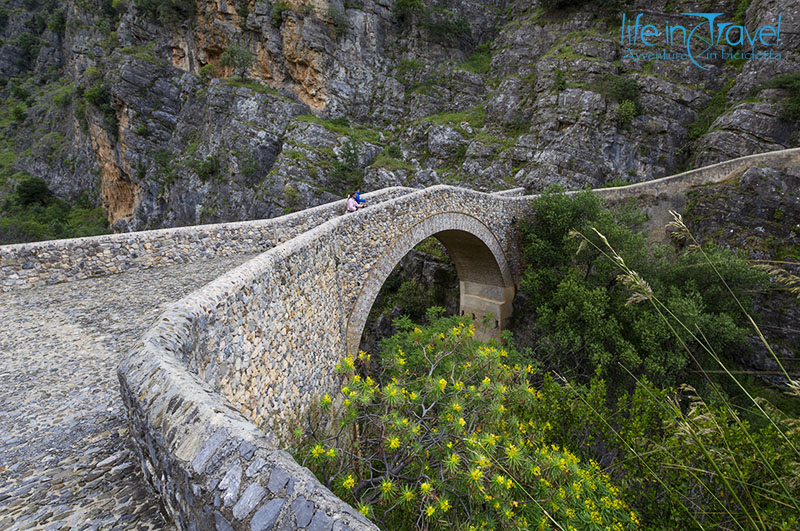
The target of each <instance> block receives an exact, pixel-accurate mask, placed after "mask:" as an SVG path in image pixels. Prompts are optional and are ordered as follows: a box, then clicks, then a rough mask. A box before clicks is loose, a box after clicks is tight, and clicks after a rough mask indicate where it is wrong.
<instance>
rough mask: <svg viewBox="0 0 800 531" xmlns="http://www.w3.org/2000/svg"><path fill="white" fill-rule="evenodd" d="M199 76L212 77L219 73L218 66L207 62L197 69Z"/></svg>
mask: <svg viewBox="0 0 800 531" xmlns="http://www.w3.org/2000/svg"><path fill="white" fill-rule="evenodd" d="M199 74H200V77H202V78H203V79H211V78H213V77H217V75H219V67H218V66H217V65H214V64H211V63H209V64H207V65H203V66H201V67H200V71H199Z"/></svg>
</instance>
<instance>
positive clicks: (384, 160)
mask: <svg viewBox="0 0 800 531" xmlns="http://www.w3.org/2000/svg"><path fill="white" fill-rule="evenodd" d="M371 166H372V167H373V168H385V169H387V170H389V171H401V170H402V171H408V172H414V171H415V170H416V168H414V166H412V165H411V164H410V163H408V162H406V161H405V160H402V159H399V158H395V157H393V156H391V155H389V154H387V153H386V150H384V151H382V152H381V154H380V155H378V156H377V157H375V160H373V161H372V164H371Z"/></svg>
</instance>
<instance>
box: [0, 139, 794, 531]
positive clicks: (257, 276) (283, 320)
mask: <svg viewBox="0 0 800 531" xmlns="http://www.w3.org/2000/svg"><path fill="white" fill-rule="evenodd" d="M799 160H800V149H795V150H786V151H780V152H774V153H768V154H763V155H754V156H751V157H745V158H742V159H735V160H733V161H728V162H725V163H721V164H717V165H715V166H710V167H707V168H702V169H700V170H695V171H692V172H687V173H684V174H680V175H677V176H673V177H669V178H665V179H659V180H656V181H650V182H647V183H641V184H637V185H631V186H628V187H622V188H615V189H606V190H600V191H599V192H600V193H602V194H604V195H605V196H606V197H607V198H608V199H609V200H610V201H616V200H623V199H626V198H630V197H635V198H637V199H638V200H639V201H640V203H641V204H642V205H643V206H644V207H645V209H646V210H648V211H649V213H650V214H651V217H652V218H653V219H655V220H656V221H657V222H658V223H660V222H661V221H662V220H663V215H665V212H666V210H668V209H670V208H673V209H680V208H681V206H682V204H683V203H684V202H685V191H686V190H687V189H688V188H689V187H690V186H693V185H697V184H707V183H710V182H719V181H722V180H725V179H729V178H734V177H736V176H738V175H741V174H742V173H743V172H744V171H746V170H747V169H748V168H750V167H751V166H753V165H760V164H769V165H770V166H771V167H782V168H787V167H797V166H798V161H799ZM521 192H522V191H521V190H511V191H506V192H499V193H495V194H486V193H479V192H474V191H471V190H467V189H463V188H456V187H451V186H435V187H432V188H428V189H424V190H413V189H408V188H391V189H385V190H381V191H379V192H375V193H372V194H368V195H367V196H366V197H367V199H368V201H369V203H370V206H369V207H368V208H366V209H362V210H360V211H359V212H357V213H353V214H346V215H342V213H343V211H344V204H343V201H340V202H338V203H334V204H330V205H323V206H321V207H316V208H313V209H309V210H307V211H303V212H299V213H296V214H291V215H288V216H283V217H281V218H276V219H273V220H262V221H253V222H242V223H228V224H221V225H212V226H200V227H187V228H180V229H166V230H159V231H148V232H143V233H133V234H117V235H111V236H101V237H96V238H83V239H77V240H66V241H61V242H43V243H37V244H24V245H14V246H6V247H0V270H1V271H2V272H3V277H2V283H1V284H2V285H1V286H0V287H2V289H3V290H11V289H17V288H24V287H26V286H31V285H33V286H36V285H40V284H47V283H54V282H61V281H68V280H74V279H80V278H86V277H92V276H100V275H106V274H113V273H118V272H122V271H126V270H131V269H140V268H149V267H154V266H163V265H169V264H175V263H182V262H187V261H193V260H202V259H204V257H212V256H222V255H233V254H243V253H256V252H258V253H261V254H259V255H258V256H256V257H255V258H253V259H251V260H249V261H247V262H245V263H244V264H242V265H241V266H239V267H237V268H235V269H233V270H231V271H229V272H228V273H226V274H224V275H223V276H221V277H219V278H217V279H216V280H214V281H213V282H211V283H209V284H207V285H206V286H204V287H203V288H201V289H199V290H196V291H194V292H193V293H191V294H190V295H188V296H187V297H185V298H183V299H181V300H180V301H177V302H175V303H174V304H172V305H171V306H170V307H169V308H168V309H167V310H166V311H165V312H164V313H163V314H162V315H161V317H159V319H158V320H157V321H156V322H155V323H154V324H153V326H152V327H151V328H150V329H149V330H148V331H147V332H146V333H145V334H144V336H143V337H142V338H141V339H140V340H139V341H138V342H137V343H136V346H135V347H134V348H133V349H132V350H131V351H130V352H129V353H128V354H127V355H126V356H125V358H124V360H123V362H122V364H121V366H120V368H119V381H120V384H121V389H122V398H123V401H124V402H125V406H126V408H127V410H128V418H129V425H130V429H131V435H132V437H133V440H134V443H135V446H136V449H137V453H138V460H139V462H140V465H141V467H142V470H143V471H144V474H145V476H146V477H147V479H148V481H149V482H150V483H151V485H152V486H153V487H154V489H155V490H156V492H157V493H158V494H159V496H160V497H161V501H162V504H163V506H164V508H165V509H166V511H167V513H169V515H170V516H171V517H172V518H173V519H174V521H175V523H176V524H177V525H178V526H179V527H181V528H186V529H214V528H216V529H230V528H231V526H233V527H235V528H250V529H254V530H255V529H271V528H272V527H273V526H275V528H281V529H284V528H307V529H325V530H329V529H354V530H355V529H374V526H373V525H372V524H371V523H370V522H368V521H367V520H366V519H364V518H363V517H362V516H361V515H360V514H358V513H357V512H356V511H354V510H353V509H352V508H351V507H349V506H348V505H347V504H345V503H344V502H342V501H341V500H339V499H338V498H336V497H335V496H334V495H333V494H332V493H331V492H329V491H328V490H327V489H325V488H324V487H323V486H322V485H321V484H320V483H319V482H318V481H317V480H316V479H315V478H314V477H313V475H311V474H310V472H309V471H308V470H306V469H304V468H303V467H301V466H299V465H298V464H297V463H296V462H294V460H293V459H292V458H291V457H290V456H289V455H288V454H286V453H285V452H283V451H281V450H280V448H281V446H282V445H283V444H285V442H286V441H287V440H288V437H289V434H290V427H291V426H292V422H293V420H294V419H295V418H296V417H297V415H298V414H299V413H302V412H303V411H304V410H305V408H306V407H308V405H309V404H311V403H312V402H313V400H315V399H316V398H317V397H319V396H320V395H321V394H322V393H324V392H332V391H334V390H335V389H336V388H337V386H338V383H339V382H338V379H337V376H336V373H335V371H334V367H335V366H336V364H337V363H338V362H339V361H340V360H341V358H342V356H343V355H344V354H345V353H348V352H350V353H352V352H354V351H356V350H357V348H358V344H359V341H360V337H361V332H362V330H363V328H364V325H365V323H366V319H367V316H368V314H369V311H370V308H371V306H372V303H373V302H374V300H375V297H376V295H377V293H378V291H379V290H380V288H381V286H382V285H383V282H384V281H385V280H386V278H387V276H388V275H389V273H390V272H391V271H392V269H393V268H394V266H395V265H396V264H397V262H398V261H399V260H400V259H401V258H402V257H403V256H404V255H405V254H406V253H407V252H408V251H409V250H411V249H412V248H413V247H414V246H415V245H416V244H417V243H419V242H420V241H422V240H423V239H425V238H427V237H429V236H434V237H436V238H437V239H439V240H440V241H441V242H442V243H443V244H444V246H445V247H446V248H447V251H448V253H449V254H450V256H451V258H452V259H453V261H454V263H455V265H456V269H457V272H458V276H459V281H460V289H461V304H460V306H461V311H462V312H463V313H466V314H470V315H473V316H474V317H475V318H476V319H480V318H482V317H485V316H488V315H490V314H491V315H492V316H493V319H494V322H493V323H490V324H489V327H488V328H489V329H490V330H487V332H491V329H495V328H502V327H503V325H504V323H505V321H506V320H507V319H508V317H509V316H510V314H511V307H512V302H513V298H514V293H515V284H516V282H517V278H518V274H519V267H520V265H519V261H518V257H517V256H516V238H517V230H516V228H517V223H518V221H519V220H521V219H523V218H524V217H526V216H528V215H529V214H530V204H531V197H530V196H523V195H521Z"/></svg>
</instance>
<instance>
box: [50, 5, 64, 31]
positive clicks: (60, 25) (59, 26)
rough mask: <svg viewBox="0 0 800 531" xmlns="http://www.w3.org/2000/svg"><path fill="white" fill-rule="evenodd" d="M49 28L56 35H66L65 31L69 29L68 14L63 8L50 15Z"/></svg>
mask: <svg viewBox="0 0 800 531" xmlns="http://www.w3.org/2000/svg"><path fill="white" fill-rule="evenodd" d="M47 27H48V29H49V30H50V31H52V32H53V33H55V34H56V35H61V36H63V35H64V30H65V29H66V27H67V14H66V11H65V10H64V8H63V7H62V8H58V9H56V10H55V11H53V12H52V13H51V14H50V18H48V19H47Z"/></svg>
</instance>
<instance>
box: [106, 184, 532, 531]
mask: <svg viewBox="0 0 800 531" xmlns="http://www.w3.org/2000/svg"><path fill="white" fill-rule="evenodd" d="M487 197H489V196H487V195H485V194H480V193H476V192H472V191H469V190H462V189H456V188H451V187H446V186H440V187H434V188H430V189H427V190H422V191H418V192H415V193H413V194H409V195H408V198H406V199H404V198H403V197H398V198H396V199H394V200H390V201H387V202H384V203H382V204H381V205H377V206H373V207H370V208H367V209H365V210H362V211H360V212H358V213H357V214H350V215H346V216H339V217H336V218H334V219H331V220H329V221H327V222H325V223H323V224H322V225H320V226H318V227H316V228H314V229H312V230H310V231H308V232H306V233H303V234H301V235H300V236H298V237H296V238H294V239H292V240H290V241H287V242H285V243H284V244H283V245H280V246H278V247H275V248H273V249H271V250H269V251H268V252H266V253H264V254H262V255H260V256H259V257H257V258H255V259H253V260H251V261H249V262H247V263H245V264H243V265H242V266H240V267H238V268H236V269H235V270H233V271H231V272H229V273H228V274H226V275H224V276H223V277H220V278H219V279H217V280H216V281H214V282H212V283H211V284H209V285H207V286H206V287H205V288H203V289H201V290H198V291H196V292H195V293H193V294H192V295H190V296H189V297H187V298H185V299H183V300H181V301H179V302H177V303H176V304H175V305H173V307H172V308H171V309H170V310H169V311H168V312H167V313H165V314H164V315H163V316H162V317H161V319H160V320H159V321H158V322H157V324H156V325H155V326H154V328H153V329H151V330H150V331H149V332H148V334H147V335H146V336H145V337H144V338H143V340H142V342H141V344H140V345H139V346H138V347H137V348H136V349H134V351H133V352H132V353H131V354H130V355H129V356H128V357H127V359H126V361H125V362H124V363H123V364H122V366H121V368H120V382H121V385H122V390H123V396H124V400H125V403H126V406H127V407H128V410H129V412H130V418H131V424H132V428H133V433H135V436H134V437H135V442H136V446H137V451H138V453H139V457H140V459H141V462H142V467H143V469H144V470H145V473H146V474H147V476H148V478H149V479H150V481H151V483H152V484H153V485H154V487H155V488H156V490H157V491H158V492H159V494H160V495H161V497H162V499H163V500H164V504H165V506H166V507H168V510H169V512H170V513H171V514H173V515H174V518H175V520H176V522H178V523H179V525H180V526H181V527H182V528H193V527H194V526H197V527H199V528H204V527H205V526H206V525H210V524H211V522H212V520H213V521H215V522H217V521H218V522H223V527H225V526H226V525H228V524H231V525H233V526H235V527H242V528H246V527H248V526H250V527H251V529H260V528H261V527H259V526H261V525H262V523H263V522H262V521H261V518H262V517H263V516H264V515H265V514H267V515H268V516H269V521H270V522H272V523H275V524H276V525H279V526H287V527H289V528H295V527H297V528H302V527H305V526H306V525H308V526H311V524H312V520H308V519H307V518H304V517H300V518H298V515H297V513H296V511H295V508H294V507H295V504H297V503H298V502H297V500H299V499H300V498H301V497H302V500H303V501H302V502H301V503H300V505H302V506H303V507H307V510H306V512H307V513H309V514H313V515H318V516H316V517H317V518H319V519H323V518H324V519H325V520H324V522H325V526H322V527H319V529H330V528H331V527H330V526H331V525H334V524H335V523H336V522H340V523H342V524H346V525H347V526H348V528H350V529H360V528H365V527H363V526H369V525H370V524H369V523H368V522H366V521H364V520H362V519H360V518H359V517H360V515H358V514H356V513H355V512H354V511H353V510H352V509H350V508H348V507H347V506H346V504H344V503H343V502H341V501H339V500H336V498H335V497H332V496H333V495H332V494H331V493H330V492H329V491H327V489H325V488H324V487H323V486H322V485H320V484H319V483H318V482H317V481H316V480H315V479H314V478H313V476H311V475H310V473H309V472H308V471H307V470H306V469H303V468H301V467H299V466H298V465H297V464H296V463H294V462H293V461H292V460H291V459H290V458H289V457H288V455H287V454H284V453H282V452H280V451H279V450H277V449H278V448H280V447H281V445H283V444H285V442H286V440H287V438H288V436H289V434H290V433H289V428H290V426H291V425H292V422H293V421H294V420H295V418H296V417H297V416H298V415H299V414H302V412H303V411H304V410H305V408H307V407H308V405H309V404H311V402H312V401H313V400H314V399H315V398H318V397H319V396H320V394H321V393H324V392H334V391H335V390H336V389H337V387H338V385H339V384H340V382H339V380H338V377H337V376H336V374H335V370H334V367H335V365H336V364H337V363H338V361H339V360H340V359H341V358H342V356H343V354H344V352H345V330H346V326H347V321H348V318H349V314H350V312H351V310H352V308H353V306H354V304H355V301H356V299H357V297H358V295H359V292H360V291H361V287H362V286H363V285H364V283H365V282H366V279H367V277H368V272H369V271H370V268H371V267H372V264H374V263H376V262H377V261H378V260H380V258H381V257H382V256H383V254H384V252H385V251H386V249H387V248H388V246H389V245H390V243H391V242H392V241H393V240H395V239H397V238H400V237H401V236H402V235H403V234H405V233H407V232H408V231H411V230H413V227H415V226H417V225H419V224H420V223H422V222H423V221H424V220H426V219H428V218H430V217H431V216H432V215H436V216H440V219H441V221H440V222H438V225H436V226H435V227H431V228H429V230H428V231H429V232H430V231H434V232H435V231H438V230H447V229H452V228H454V227H452V226H451V225H450V224H448V220H447V217H446V216H444V217H441V216H442V214H446V213H447V212H452V213H453V216H454V217H463V216H464V214H462V213H463V212H469V213H470V216H472V217H473V219H475V220H476V222H480V223H482V224H486V225H490V226H491V227H492V230H491V233H494V234H496V235H500V236H499V237H498V238H497V242H498V245H499V246H500V247H502V248H503V249H507V248H508V245H509V243H510V241H511V240H510V238H509V234H510V233H511V230H510V227H509V225H508V222H507V221H506V220H507V219H508V214H509V211H508V209H507V208H505V207H503V208H499V207H500V206H501V205H498V204H494V203H493V202H491V201H487V200H486V198H487ZM420 205H424V208H420ZM520 205H522V203H520ZM509 206H510V208H512V209H515V208H517V206H516V205H509ZM477 220H480V221H477ZM426 235H427V234H426ZM426 235H423V234H420V235H419V238H420V239H422V238H423V237H425V236H426ZM257 426H261V427H262V428H263V431H262V430H259V429H258V428H257ZM259 456H260V457H261V459H262V460H263V461H264V462H265V463H266V464H264V467H263V468H262V469H260V471H259V472H256V470H255V469H253V470H251V466H253V465H252V463H253V462H254V461H253V459H257V458H258V457H259ZM276 467H277V468H279V469H280V470H282V471H283V472H279V473H278V476H276V477H279V478H282V477H284V475H285V476H286V477H287V478H290V479H288V480H287V481H294V482H293V483H292V488H291V489H289V487H287V488H286V490H281V489H279V488H275V489H272V488H271V487H270V484H271V483H273V480H272V478H273V476H274V475H275V474H276V472H275V470H276V469H277V468H276ZM248 471H250V472H252V475H248ZM276 481H277V480H276ZM287 485H288V483H287ZM273 486H274V485H273ZM337 504H338V505H337ZM267 507H269V508H270V509H267ZM254 520H256V523H255V524H254V523H253V521H254ZM215 525H216V524H215ZM337 525H338V524H337ZM268 528H269V527H265V529H268ZM309 529H317V527H309ZM342 529H344V528H342Z"/></svg>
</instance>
